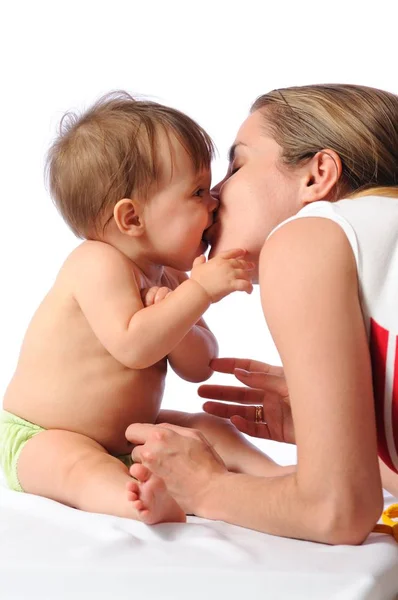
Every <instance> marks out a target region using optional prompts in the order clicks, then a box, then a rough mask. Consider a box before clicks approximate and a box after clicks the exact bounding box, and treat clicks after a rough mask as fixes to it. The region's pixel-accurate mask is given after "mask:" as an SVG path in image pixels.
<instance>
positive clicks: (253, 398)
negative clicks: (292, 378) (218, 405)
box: [198, 385, 264, 404]
mask: <svg viewBox="0 0 398 600" xmlns="http://www.w3.org/2000/svg"><path fill="white" fill-rule="evenodd" d="M198 394H199V396H200V397H201V398H211V399H212V400H222V401H228V402H237V403H238V404H262V402H263V399H264V392H263V390H254V389H252V388H248V387H237V386H232V385H201V386H200V387H199V388H198Z"/></svg>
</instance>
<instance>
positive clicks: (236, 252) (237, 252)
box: [218, 248, 247, 259]
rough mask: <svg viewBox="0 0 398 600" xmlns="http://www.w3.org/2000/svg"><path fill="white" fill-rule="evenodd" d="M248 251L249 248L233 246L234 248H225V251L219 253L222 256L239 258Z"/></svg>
mask: <svg viewBox="0 0 398 600" xmlns="http://www.w3.org/2000/svg"><path fill="white" fill-rule="evenodd" d="M246 253H247V250H244V249H243V248H232V250H224V252H220V254H219V255H218V256H219V257H221V258H227V259H228V258H239V257H240V256H242V257H243V256H244V255H245V254H246Z"/></svg>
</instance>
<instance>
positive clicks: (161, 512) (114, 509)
mask: <svg viewBox="0 0 398 600" xmlns="http://www.w3.org/2000/svg"><path fill="white" fill-rule="evenodd" d="M138 476H139V473H138ZM18 478H19V481H20V484H21V486H22V488H23V490H24V491H25V492H29V493H31V494H36V495H38V496H45V497H46V498H51V499H52V500H57V501H58V502H62V503H63V504H67V505H68V506H72V507H74V508H79V509H80V510H84V511H88V512H95V513H104V514H108V515H115V516H118V517H127V518H131V519H136V520H139V521H143V522H145V523H148V524H152V523H161V522H165V521H168V522H180V521H185V514H184V513H183V511H182V510H181V508H180V507H179V506H178V504H177V503H176V502H175V500H174V499H173V498H172V497H171V496H170V495H169V494H168V492H167V490H166V486H165V484H164V482H163V481H162V480H161V479H159V477H156V476H154V475H152V474H151V475H150V476H148V474H147V473H144V474H143V478H142V481H139V482H138V483H137V482H136V481H135V480H134V479H132V478H131V477H130V475H129V473H128V469H127V467H126V466H125V465H124V464H123V463H122V462H121V461H120V460H118V459H117V458H115V457H114V456H111V455H110V454H108V453H107V452H106V451H105V449H104V448H103V447H102V446H100V444H98V443H97V442H95V441H94V440H91V439H90V438H88V437H86V436H84V435H81V434H79V433H72V432H69V431H61V430H48V431H42V432H41V433H38V434H37V435H36V436H35V437H33V438H32V439H30V440H29V441H28V442H27V443H26V445H25V446H24V447H23V449H22V452H21V454H20V457H19V460H18ZM132 492H134V496H132Z"/></svg>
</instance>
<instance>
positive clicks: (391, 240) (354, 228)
mask: <svg viewBox="0 0 398 600" xmlns="http://www.w3.org/2000/svg"><path fill="white" fill-rule="evenodd" d="M304 217H323V218H326V219H330V220H332V221H335V222H336V223H337V224H338V225H340V227H341V228H342V229H343V231H344V232H345V234H346V236H347V238H348V241H349V243H350V245H351V248H352V251H353V253H354V256H355V260H356V264H357V269H358V279H359V285H360V295H361V297H360V300H361V305H362V312H363V315H364V320H365V325H366V329H367V333H368V340H369V349H370V354H371V359H372V372H373V388H374V398H375V408H376V422H377V434H378V448H379V456H380V458H381V459H382V460H383V461H384V462H385V463H386V465H387V466H388V467H390V468H391V469H393V470H394V471H396V472H397V473H398V198H388V197H385V196H364V197H359V198H356V199H355V198H354V199H350V200H339V201H338V202H334V203H331V202H325V201H322V202H313V203H312V204H309V205H308V206H306V207H305V208H303V209H302V210H301V211H300V212H298V213H297V215H295V216H294V217H292V218H291V219H287V220H286V221H284V222H283V223H281V224H280V225H278V227H276V228H275V229H274V230H273V231H272V233H274V231H276V230H277V229H279V228H280V227H282V226H283V225H284V224H285V223H288V222H289V221H293V220H295V219H300V218H304ZM272 233H271V234H270V235H272Z"/></svg>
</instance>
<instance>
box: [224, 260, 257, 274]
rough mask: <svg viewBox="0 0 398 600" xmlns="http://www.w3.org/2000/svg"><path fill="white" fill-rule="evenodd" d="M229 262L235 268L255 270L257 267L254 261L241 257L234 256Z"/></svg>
mask: <svg viewBox="0 0 398 600" xmlns="http://www.w3.org/2000/svg"><path fill="white" fill-rule="evenodd" d="M229 262H230V265H231V266H232V267H234V269H243V270H244V271H253V269H254V267H255V264H254V263H253V262H250V261H248V260H243V259H239V258H232V259H231V260H230V261H229Z"/></svg>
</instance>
